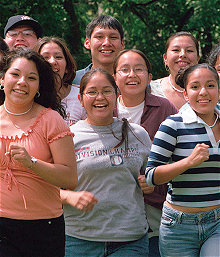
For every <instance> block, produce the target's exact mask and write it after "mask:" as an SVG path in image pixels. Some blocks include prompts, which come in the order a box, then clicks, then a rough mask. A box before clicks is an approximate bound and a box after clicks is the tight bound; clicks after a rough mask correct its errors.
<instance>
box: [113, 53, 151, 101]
mask: <svg viewBox="0 0 220 257" xmlns="http://www.w3.org/2000/svg"><path fill="white" fill-rule="evenodd" d="M125 69H126V70H127V69H128V70H130V73H129V74H125V73H123V70H125ZM138 70H143V72H142V73H139V72H138ZM135 71H137V73H138V74H137V73H135ZM114 77H115V81H116V84H117V86H118V88H119V89H120V92H121V94H122V97H123V98H124V97H128V98H129V97H132V98H134V97H135V98H136V99H137V98H142V99H144V97H145V90H146V87H147V84H149V83H150V81H151V78H152V75H151V73H148V70H147V66H146V63H145V60H144V59H143V57H142V56H141V55H139V54H138V53H135V52H132V51H128V52H125V53H124V54H122V55H121V56H120V57H119V59H118V64H117V67H116V74H115V75H114Z"/></svg>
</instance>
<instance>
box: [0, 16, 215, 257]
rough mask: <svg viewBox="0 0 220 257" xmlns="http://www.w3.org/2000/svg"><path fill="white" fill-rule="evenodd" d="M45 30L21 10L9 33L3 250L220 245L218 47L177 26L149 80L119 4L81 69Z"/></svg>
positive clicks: (134, 252)
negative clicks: (202, 47) (203, 52)
mask: <svg viewBox="0 0 220 257" xmlns="http://www.w3.org/2000/svg"><path fill="white" fill-rule="evenodd" d="M42 35H43V29H42V27H41V25H40V24H39V23H38V22H37V21H36V20H34V19H33V18H31V17H29V16H25V15H16V16H13V17H11V18H9V20H8V23H7V24H6V27H5V30H4V36H5V39H4V40H3V39H2V41H0V48H1V51H0V57H1V59H0V64H1V65H0V72H1V74H0V77H1V85H0V120H1V123H0V131H1V133H0V150H1V152H0V174H1V176H0V177H1V189H0V190H1V201H0V255H1V256H3V257H8V256H19V257H21V256H33V257H34V256H36V257H40V256H48V257H49V256H53V257H55V256H57V257H60V256H66V257H68V256H69V257H70V256H79V257H81V256H103V257H104V256H112V257H114V256H115V257H116V256H127V257H135V256H149V257H152V256H153V257H159V256H164V257H169V256H175V257H176V256H177V255H178V254H181V255H182V256H195V257H198V256H204V257H205V256H216V257H217V256H220V249H219V242H220V193H219V192H220V179H219V173H220V167H219V161H220V144H219V142H220V119H219V115H220V111H219V105H218V101H219V95H220V87H219V77H220V72H219V70H220V47H219V46H218V47H216V48H215V49H214V50H213V51H212V52H211V54H210V55H209V58H208V59H207V63H204V64H198V62H199V59H200V55H199V42H198V40H197V39H196V38H195V37H194V36H193V35H192V34H191V33H189V32H177V33H175V34H173V35H171V36H170V37H169V39H168V40H167V42H166V45H165V53H164V55H163V58H164V64H165V66H166V67H167V69H168V71H169V76H168V77H165V78H161V79H157V80H153V81H152V78H153V75H152V74H153V73H152V68H151V63H150V61H149V60H148V58H147V56H146V55H145V54H144V53H143V52H141V51H140V50H137V49H125V41H124V32H123V28H122V26H121V24H120V22H119V21H118V20H117V19H115V18H114V17H112V16H109V15H101V16H98V17H97V18H95V19H94V20H92V21H91V22H90V23H89V24H88V25H87V28H86V38H85V42H84V46H85V48H86V49H89V50H90V51H91V57H92V63H91V64H89V65H88V66H87V67H86V68H85V69H82V70H78V71H77V65H76V62H75V60H74V58H73V57H72V55H71V53H70V51H69V49H68V47H67V45H66V43H65V42H64V40H63V39H62V38H59V37H52V36H51V37H42Z"/></svg>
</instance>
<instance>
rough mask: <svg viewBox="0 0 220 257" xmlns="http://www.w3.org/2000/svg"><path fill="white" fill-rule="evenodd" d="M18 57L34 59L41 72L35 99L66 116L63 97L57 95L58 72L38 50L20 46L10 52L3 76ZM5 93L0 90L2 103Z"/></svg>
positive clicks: (5, 61) (0, 101)
mask: <svg viewBox="0 0 220 257" xmlns="http://www.w3.org/2000/svg"><path fill="white" fill-rule="evenodd" d="M17 58H25V59H27V60H29V61H33V62H34V63H35V65H36V68H37V71H38V74H39V93H40V95H39V97H35V98H34V101H35V102H36V103H38V104H40V105H42V106H44V107H46V108H51V109H53V110H56V111H58V112H59V113H60V115H61V116H62V117H63V118H65V117H66V112H65V109H64V107H63V106H62V104H61V99H60V97H59V96H58V95H57V91H56V88H55V84H56V73H55V72H53V70H52V68H51V66H50V64H49V63H48V62H47V61H45V60H44V58H43V57H42V56H41V55H40V54H39V53H37V52H35V51H34V50H31V49H27V48H20V47H19V48H18V49H16V50H14V51H11V52H9V54H8V55H7V56H6V58H5V60H4V66H3V69H2V70H1V74H0V75H1V77H4V75H5V73H6V72H7V70H8V69H9V68H10V67H11V65H12V63H13V62H14V61H15V60H16V59H17ZM4 100H5V94H4V91H3V90H0V105H2V104H3V103H4Z"/></svg>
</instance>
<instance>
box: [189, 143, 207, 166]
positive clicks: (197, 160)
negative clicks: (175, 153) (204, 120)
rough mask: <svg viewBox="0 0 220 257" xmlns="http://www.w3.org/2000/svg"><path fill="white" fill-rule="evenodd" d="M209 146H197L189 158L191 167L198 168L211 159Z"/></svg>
mask: <svg viewBox="0 0 220 257" xmlns="http://www.w3.org/2000/svg"><path fill="white" fill-rule="evenodd" d="M208 148H209V146H208V145H206V144H204V143H202V144H197V145H196V146H195V148H194V149H193V151H192V153H191V154H190V155H189V156H188V157H187V159H188V162H189V165H190V167H191V168H192V167H196V166H198V165H200V164H201V163H203V162H204V161H207V160H208V159H209V149H208Z"/></svg>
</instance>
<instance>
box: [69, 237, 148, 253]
mask: <svg viewBox="0 0 220 257" xmlns="http://www.w3.org/2000/svg"><path fill="white" fill-rule="evenodd" d="M73 256H74V257H105V256H111V257H122V256H123V257H124V256H126V257H141V256H143V257H145V256H146V257H147V256H148V236H147V234H146V235H145V236H143V237H142V238H140V239H139V240H135V241H128V242H97V241H87V240H82V239H78V238H76V237H71V236H67V235H66V246H65V257H73Z"/></svg>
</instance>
